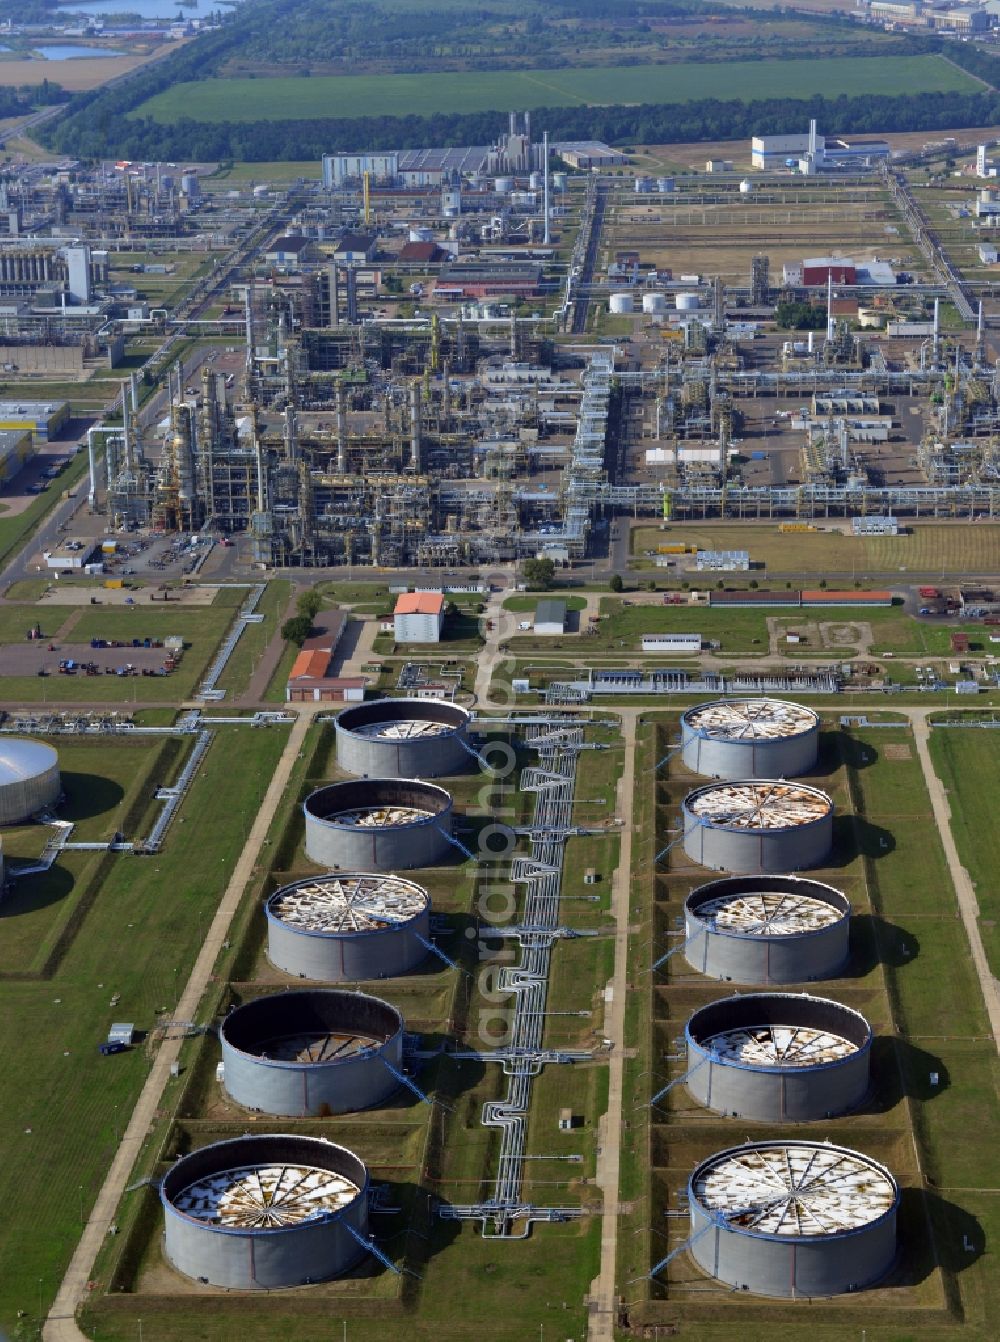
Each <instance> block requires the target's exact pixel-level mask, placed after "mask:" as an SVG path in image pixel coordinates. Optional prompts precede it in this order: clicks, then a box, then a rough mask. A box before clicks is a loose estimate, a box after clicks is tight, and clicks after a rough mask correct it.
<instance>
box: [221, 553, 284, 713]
mask: <svg viewBox="0 0 1000 1342" xmlns="http://www.w3.org/2000/svg"><path fill="white" fill-rule="evenodd" d="M291 586H292V585H291V583H289V582H284V581H281V580H279V581H277V582H269V583H268V584H267V590H266V591H265V593H264V595H263V596H262V597H261V599H260V601H259V602H258V603H257V613H258V614H259V615H263V616H264V619H263V620H262V621H261V622H260V624H248V625H247V627H246V628H245V629H244V631H243V633H242V634H241V635H240V639H239V642H238V643H237V644H236V647H235V648H234V649H233V654H232V656H231V657H230V658H229V661H228V662H227V663H226V669H225V670H224V671H223V673H222V675H221V676H220V677H219V688H220V689H222V690H225V691H226V698H227V699H228V700H230V701H231V700H233V699H235V698H236V697H237V696H238V695H240V694H242V693H243V691H244V690H245V689H246V688H247V686H248V685H249V683H250V678H251V676H252V675H253V673H254V671H255V670H256V667H257V663H258V662H259V661H260V659H261V656H262V655H263V653H264V649H265V648H266V647H267V645H268V644H269V643H270V641H271V639H272V638H273V637H274V636H275V634H276V633H277V632H278V629H279V627H280V625H281V621H282V619H283V618H284V612H285V607H286V606H287V605H288V593H289V592H290V591H291ZM220 595H222V593H220ZM244 595H245V594H244V593H240V596H241V598H242V597H243V596H244ZM282 688H284V686H282ZM282 697H284V695H282Z"/></svg>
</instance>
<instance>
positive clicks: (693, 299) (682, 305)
mask: <svg viewBox="0 0 1000 1342" xmlns="http://www.w3.org/2000/svg"><path fill="white" fill-rule="evenodd" d="M674 303H675V304H676V307H677V311H678V312H696V311H697V310H698V308H700V307H701V298H700V296H699V295H698V294H692V293H680V294H677V295H676V296H675V298H674Z"/></svg>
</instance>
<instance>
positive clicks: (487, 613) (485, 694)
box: [473, 590, 517, 709]
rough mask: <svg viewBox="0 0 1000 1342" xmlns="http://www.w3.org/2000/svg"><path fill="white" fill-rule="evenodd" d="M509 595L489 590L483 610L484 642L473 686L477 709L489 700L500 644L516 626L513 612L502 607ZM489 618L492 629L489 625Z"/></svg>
mask: <svg viewBox="0 0 1000 1342" xmlns="http://www.w3.org/2000/svg"><path fill="white" fill-rule="evenodd" d="M509 595H510V592H508V591H506V590H504V591H502V592H491V593H490V594H489V597H488V598H487V601H486V609H485V610H484V611H483V615H482V622H483V637H484V638H485V640H486V642H485V644H484V645H483V647H482V648H481V649H480V652H479V656H478V658H477V659H476V681H475V685H474V686H473V689H474V691H475V696H476V698H475V704H476V707H477V708H479V709H483V708H486V707H487V706H488V704H489V701H490V700H489V694H490V683H491V681H492V680H493V673H494V671H495V670H496V667H497V663H498V662H499V661H500V660H501V656H500V644H501V643H502V642H503V641H504V640H505V639H506V638H508V637H509V636H510V634H511V633H512V632H513V631H514V630H515V629H516V628H517V615H516V614H515V612H514V611H511V610H504V608H503V603H504V601H506V599H507V597H508V596H509ZM491 620H492V621H493V628H492V629H490V627H489V623H490V621H491Z"/></svg>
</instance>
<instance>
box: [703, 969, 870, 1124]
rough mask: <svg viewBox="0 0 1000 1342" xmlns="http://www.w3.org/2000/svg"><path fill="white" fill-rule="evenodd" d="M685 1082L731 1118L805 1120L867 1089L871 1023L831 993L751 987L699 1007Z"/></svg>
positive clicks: (842, 1109)
mask: <svg viewBox="0 0 1000 1342" xmlns="http://www.w3.org/2000/svg"><path fill="white" fill-rule="evenodd" d="M684 1037H685V1040H686V1042H687V1081H686V1084H687V1088H688V1090H689V1091H690V1092H691V1094H692V1096H693V1097H694V1098H695V1099H696V1100H697V1101H698V1103H699V1104H702V1105H704V1106H705V1108H706V1109H714V1110H715V1111H716V1112H717V1113H720V1114H728V1115H730V1116H731V1117H733V1118H748V1119H757V1120H759V1121H769V1120H770V1121H774V1122H792V1123H806V1122H809V1121H810V1120H814V1119H820V1118H831V1117H832V1116H833V1115H834V1114H842V1113H846V1112H848V1111H849V1110H851V1109H856V1108H858V1106H859V1105H860V1104H862V1103H863V1101H864V1099H865V1097H866V1096H867V1094H868V1086H869V1067H870V1060H871V1043H872V1032H871V1027H870V1026H869V1024H868V1022H867V1021H866V1020H865V1018H864V1016H862V1015H860V1014H859V1013H858V1012H857V1011H852V1010H851V1008H850V1007H846V1006H842V1005H841V1004H840V1003H839V1002H834V1001H831V1000H830V999H829V998H825V997H809V996H808V995H806V994H804V993H803V994H802V995H801V996H799V995H795V994H792V993H748V994H746V995H738V996H736V997H726V998H723V999H722V1000H721V1001H718V1002H712V1003H710V1004H709V1005H708V1006H705V1007H702V1008H700V1010H698V1011H696V1012H694V1014H693V1015H692V1016H691V1018H690V1020H689V1021H688V1023H687V1026H686V1027H685V1031H684Z"/></svg>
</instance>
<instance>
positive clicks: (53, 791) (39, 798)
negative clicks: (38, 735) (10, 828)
mask: <svg viewBox="0 0 1000 1342" xmlns="http://www.w3.org/2000/svg"><path fill="white" fill-rule="evenodd" d="M61 792H62V783H61V782H60V779H59V756H58V755H57V754H56V752H55V751H54V750H53V749H52V747H51V746H47V745H46V744H45V742H44V741H26V740H24V738H23V737H20V736H3V737H0V825H19V824H20V823H21V821H22V820H30V819H31V817H32V816H35V815H38V814H39V812H41V811H47V810H49V809H50V807H52V806H54V805H55V804H56V802H57V801H58V800H59V796H60V794H61Z"/></svg>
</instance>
